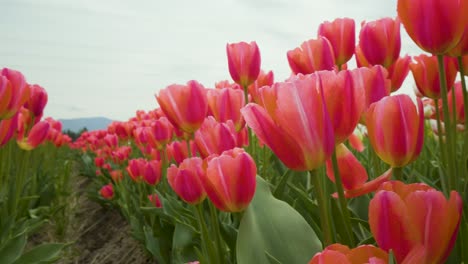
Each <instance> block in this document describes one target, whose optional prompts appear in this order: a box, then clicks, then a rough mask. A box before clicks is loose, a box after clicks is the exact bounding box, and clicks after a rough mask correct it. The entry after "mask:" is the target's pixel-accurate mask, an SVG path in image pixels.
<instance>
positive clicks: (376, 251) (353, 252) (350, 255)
mask: <svg viewBox="0 0 468 264" xmlns="http://www.w3.org/2000/svg"><path fill="white" fill-rule="evenodd" d="M335 263H346V264H362V263H370V264H386V263H388V254H387V252H385V251H384V250H382V249H380V248H378V247H375V246H373V245H361V246H359V247H357V248H353V249H349V248H348V247H347V246H344V245H341V244H332V245H330V246H328V247H326V248H325V249H324V250H323V251H322V252H320V253H317V254H315V256H314V257H313V258H312V260H311V261H310V262H309V264H335Z"/></svg>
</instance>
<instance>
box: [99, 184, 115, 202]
mask: <svg viewBox="0 0 468 264" xmlns="http://www.w3.org/2000/svg"><path fill="white" fill-rule="evenodd" d="M99 194H101V196H102V197H103V198H104V199H107V200H110V199H112V198H114V187H113V186H112V184H108V185H104V186H103V187H102V188H101V190H100V191H99Z"/></svg>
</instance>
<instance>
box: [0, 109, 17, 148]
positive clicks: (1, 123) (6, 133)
mask: <svg viewBox="0 0 468 264" xmlns="http://www.w3.org/2000/svg"><path fill="white" fill-rule="evenodd" d="M18 115H19V113H16V114H15V115H14V116H13V117H11V118H10V119H6V120H0V147H1V146H3V145H5V144H6V143H7V142H8V141H10V139H11V138H12V137H13V136H14V134H15V132H16V128H17V126H18Z"/></svg>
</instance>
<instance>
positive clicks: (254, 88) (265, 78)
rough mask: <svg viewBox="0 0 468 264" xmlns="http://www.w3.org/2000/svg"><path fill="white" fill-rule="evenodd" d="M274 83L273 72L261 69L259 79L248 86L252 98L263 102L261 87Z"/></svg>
mask: <svg viewBox="0 0 468 264" xmlns="http://www.w3.org/2000/svg"><path fill="white" fill-rule="evenodd" d="M273 83H274V75H273V72H272V71H269V72H267V73H265V72H263V71H262V70H260V74H259V75H258V77H257V80H256V81H255V82H254V83H252V84H251V85H249V87H248V91H249V94H250V96H252V100H253V101H254V102H255V103H257V104H260V102H261V99H260V94H259V90H260V88H262V87H263V86H271V85H273Z"/></svg>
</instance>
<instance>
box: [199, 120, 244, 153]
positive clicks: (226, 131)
mask: <svg viewBox="0 0 468 264" xmlns="http://www.w3.org/2000/svg"><path fill="white" fill-rule="evenodd" d="M236 136H237V135H236V131H235V130H234V127H233V129H231V128H229V126H228V125H227V124H225V123H218V122H216V120H215V119H214V118H213V117H211V116H210V117H207V118H206V119H205V122H203V124H202V126H201V127H200V129H199V130H198V131H197V132H195V144H196V145H197V149H198V150H199V151H200V156H201V157H202V158H206V157H208V156H210V155H211V154H218V155H219V154H221V153H222V152H223V151H225V150H229V149H233V148H234V147H236V146H237V138H236Z"/></svg>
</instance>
